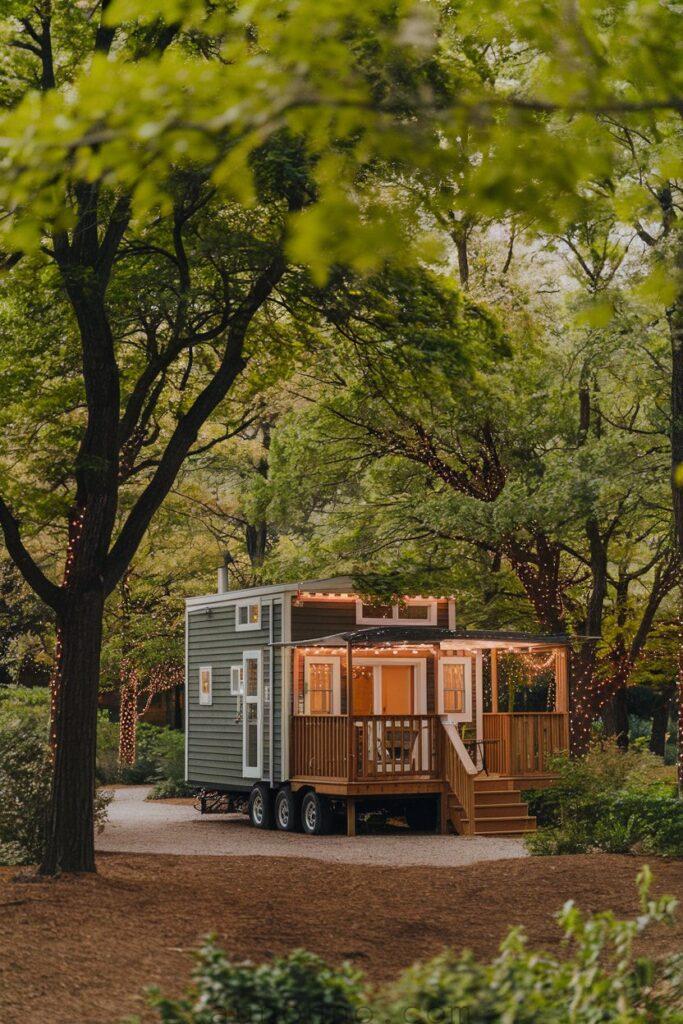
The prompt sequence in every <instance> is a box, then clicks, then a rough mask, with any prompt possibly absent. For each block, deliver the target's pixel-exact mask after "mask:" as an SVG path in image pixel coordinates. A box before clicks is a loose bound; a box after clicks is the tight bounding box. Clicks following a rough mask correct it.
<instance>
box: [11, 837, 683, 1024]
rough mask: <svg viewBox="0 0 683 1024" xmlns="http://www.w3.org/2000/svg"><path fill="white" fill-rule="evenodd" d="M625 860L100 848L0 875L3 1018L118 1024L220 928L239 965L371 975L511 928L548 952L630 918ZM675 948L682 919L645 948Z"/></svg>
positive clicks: (177, 984)
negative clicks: (80, 866)
mask: <svg viewBox="0 0 683 1024" xmlns="http://www.w3.org/2000/svg"><path fill="white" fill-rule="evenodd" d="M642 863H643V861H642V859H640V858H635V857H618V856H590V857H589V856H585V857H555V858H550V857H547V858H544V857H539V858H528V859H520V860H506V861H495V862H489V863H483V864H477V865H469V866H466V867H460V868H438V869H435V868H425V867H412V868H395V867H394V868H381V867H368V866H365V865H363V866H361V865H348V864H347V865H339V864H331V863H324V862H321V861H313V860H304V859H293V858H274V857H273V858H270V857H269V858H264V857H250V858H218V857H174V856H149V855H132V854H101V855H100V857H99V874H97V875H96V876H78V877H74V876H71V877H65V878H62V879H58V880H57V881H45V880H41V881H36V880H35V879H33V878H31V880H30V881H29V880H28V878H27V876H26V875H24V876H23V877H22V876H21V875H19V876H18V872H17V869H8V868H4V869H0V1021H1V1022H2V1024H116V1022H118V1021H120V1020H121V1019H122V1018H124V1017H125V1016H126V1015H128V1014H132V1013H135V1012H137V1013H140V1012H142V1010H143V1007H144V1001H143V996H142V993H143V989H144V988H145V987H146V986H148V985H151V984H158V985H161V987H162V988H163V989H164V990H165V991H166V992H176V993H177V992H179V991H180V990H181V989H182V988H183V986H184V984H185V983H186V981H187V979H188V976H189V970H190V966H191V957H190V955H189V954H190V952H191V950H193V949H195V948H196V947H197V945H198V944H199V942H200V941H201V939H202V937H203V936H205V935H206V934H207V933H209V932H211V931H214V932H216V933H217V934H218V936H219V939H220V941H221V943H222V944H223V946H224V948H225V949H226V950H227V951H228V953H229V954H230V955H231V956H233V957H235V958H245V957H250V958H253V959H256V960H260V959H265V958H268V957H270V956H272V955H274V954H280V953H285V952H287V951H289V950H291V949H292V948H296V947H300V946H303V947H306V948H308V949H310V950H313V951H315V952H317V953H320V954H322V955H323V956H325V957H326V958H327V959H328V960H329V961H331V962H339V961H341V960H344V959H346V960H350V961H352V962H353V963H354V964H356V965H357V966H359V967H362V968H363V970H364V971H365V972H366V973H367V974H368V976H369V977H370V978H371V979H373V980H375V981H383V980H386V979H390V978H392V977H393V976H394V975H395V974H396V973H397V972H398V971H399V970H400V969H401V968H402V967H404V966H406V965H407V964H409V963H411V962H412V961H414V960H416V959H422V958H425V957H429V956H431V955H433V954H435V953H437V952H438V951H439V950H441V949H443V947H444V946H449V945H450V946H453V947H455V948H457V949H462V948H463V947H469V948H470V949H472V950H474V952H475V953H477V954H478V955H480V956H483V957H490V956H491V955H492V954H493V953H495V951H496V948H497V946H498V943H499V942H500V940H501V938H502V936H503V935H504V934H505V932H506V930H507V928H508V926H509V925H510V924H512V923H518V924H522V925H524V926H525V927H526V929H527V931H528V933H529V935H530V937H531V939H532V941H533V942H534V943H535V944H536V945H539V946H542V947H544V948H546V949H551V948H553V947H556V946H557V941H558V934H559V933H558V931H557V928H556V926H555V923H554V921H553V916H552V915H553V912H554V911H556V910H557V909H558V908H559V907H560V906H561V905H562V903H563V902H564V901H565V900H567V899H569V898H570V897H573V898H574V899H575V900H576V902H577V903H578V904H579V905H580V906H581V907H582V908H584V909H585V910H600V909H605V908H608V907H610V908H613V909H614V910H616V911H618V912H619V913H620V914H624V915H626V914H632V913H633V912H634V911H635V910H636V908H637V899H636V896H635V888H634V879H635V875H636V872H637V870H638V868H639V867H640V865H641V864H642ZM652 866H653V870H654V875H655V885H654V892H656V893H662V892H668V893H673V894H674V895H677V896H678V897H679V898H680V897H682V896H683V862H680V861H679V862H677V863H672V862H664V861H655V862H653V863H652ZM682 947H683V922H682V921H679V922H678V923H677V925H676V926H675V927H674V928H673V929H665V928H663V927H662V928H660V929H658V930H657V932H656V933H653V935H652V937H651V938H648V940H647V949H648V951H649V952H651V953H653V954H663V953H667V952H671V951H674V950H680V949H681V948H682Z"/></svg>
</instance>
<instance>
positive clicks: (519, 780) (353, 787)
mask: <svg viewBox="0 0 683 1024" xmlns="http://www.w3.org/2000/svg"><path fill="white" fill-rule="evenodd" d="M483 722H484V727H483V736H482V737H481V738H483V739H484V740H485V741H487V742H486V748H485V749H486V752H487V765H486V767H487V771H485V772H484V771H481V769H480V768H478V767H477V766H476V765H475V763H474V762H473V761H472V759H471V757H470V756H469V753H468V751H467V749H466V748H465V745H464V744H463V742H462V740H461V739H460V736H459V734H457V731H456V730H455V729H454V727H453V726H449V725H448V724H445V723H444V722H443V720H442V718H441V716H440V715H435V714H430V715H391V716H390V715H351V716H348V715H294V716H292V719H291V724H292V730H291V772H290V782H291V785H292V787H293V788H294V789H301V788H302V787H305V786H314V787H315V789H316V790H317V791H318V792H320V793H325V794H327V795H330V796H342V797H352V796H371V795H378V796H379V795H384V796H394V795H396V796H398V795H413V794H450V795H451V796H452V797H453V798H454V801H455V803H454V804H453V806H454V807H456V806H457V807H458V808H460V811H459V814H458V815H454V818H458V823H459V824H461V825H463V826H464V830H465V831H466V830H467V823H468V822H470V823H472V825H471V827H472V828H474V824H473V823H474V821H475V817H476V815H475V810H476V808H475V803H476V801H475V789H477V788H479V789H480V788H481V782H485V781H486V780H489V781H491V782H495V780H502V781H501V786H500V787H499V788H500V790H501V791H504V790H507V789H508V783H509V790H510V791H513V792H519V790H521V789H522V788H533V787H534V786H536V785H538V786H539V788H540V787H541V786H544V785H547V784H548V782H549V781H551V775H550V774H549V772H548V770H547V762H548V758H549V757H550V756H551V755H552V754H554V753H557V752H559V751H560V750H563V749H566V747H567V740H568V722H567V716H566V715H565V714H563V713H561V712H534V713H515V714H503V713H497V714H484V716H483ZM477 780H479V781H478V782H477V785H476V786H475V781H477ZM485 788H486V787H485ZM506 799H507V798H506ZM444 802H445V801H444Z"/></svg>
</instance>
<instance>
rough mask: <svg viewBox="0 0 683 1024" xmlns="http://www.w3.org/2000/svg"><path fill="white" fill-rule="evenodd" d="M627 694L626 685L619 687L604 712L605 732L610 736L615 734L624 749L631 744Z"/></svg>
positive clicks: (619, 744) (618, 743)
mask: <svg viewBox="0 0 683 1024" xmlns="http://www.w3.org/2000/svg"><path fill="white" fill-rule="evenodd" d="M626 696H627V694H626V687H625V686H620V687H618V689H617V690H616V691H615V693H614V694H613V695H612V698H611V699H610V701H609V702H608V704H607V706H606V707H605V711H604V714H603V721H604V723H605V732H606V733H607V735H608V736H613V737H614V738H615V739H616V741H617V745H618V746H619V747H621V748H622V750H628V744H629V720H628V707H627V704H626Z"/></svg>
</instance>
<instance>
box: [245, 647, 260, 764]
mask: <svg viewBox="0 0 683 1024" xmlns="http://www.w3.org/2000/svg"><path fill="white" fill-rule="evenodd" d="M242 681H243V696H242V702H243V705H244V716H243V719H242V774H243V775H244V776H245V777H247V778H255V779H260V778H261V772H262V768H263V728H262V726H263V664H262V661H261V651H245V652H244V654H243V655H242Z"/></svg>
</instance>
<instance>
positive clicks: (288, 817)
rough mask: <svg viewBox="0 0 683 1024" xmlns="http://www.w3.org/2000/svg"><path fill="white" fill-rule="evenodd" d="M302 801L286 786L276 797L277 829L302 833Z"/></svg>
mask: <svg viewBox="0 0 683 1024" xmlns="http://www.w3.org/2000/svg"><path fill="white" fill-rule="evenodd" d="M300 803H301V801H300V800H299V797H298V795H297V794H296V793H293V792H292V791H291V789H290V788H289V786H284V787H283V788H282V789H280V790H279V791H278V794H277V796H276V797H275V827H276V828H278V829H279V830H280V831H281V832H300V831H301V807H300Z"/></svg>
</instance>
